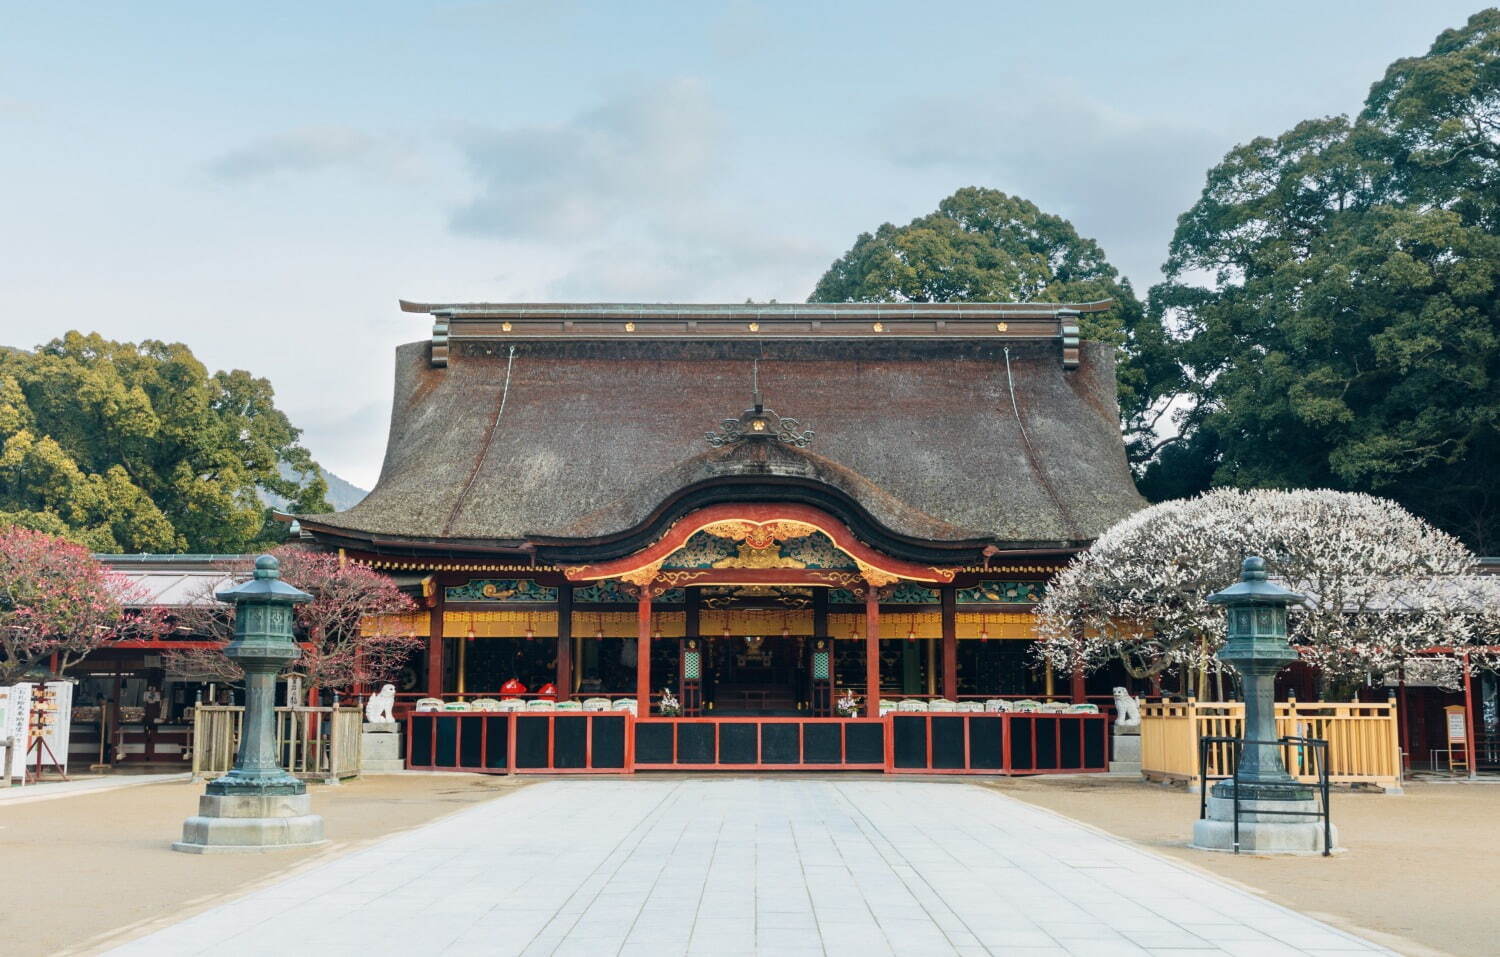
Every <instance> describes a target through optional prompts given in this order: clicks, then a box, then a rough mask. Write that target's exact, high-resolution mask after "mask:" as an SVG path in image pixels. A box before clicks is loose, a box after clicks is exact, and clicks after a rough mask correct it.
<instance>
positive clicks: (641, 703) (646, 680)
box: [635, 588, 651, 718]
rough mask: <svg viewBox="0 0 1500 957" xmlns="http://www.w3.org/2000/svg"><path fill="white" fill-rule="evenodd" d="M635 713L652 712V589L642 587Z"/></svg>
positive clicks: (638, 611)
mask: <svg viewBox="0 0 1500 957" xmlns="http://www.w3.org/2000/svg"><path fill="white" fill-rule="evenodd" d="M635 640H636V647H635V709H636V711H635V713H636V714H637V715H638V716H639V717H642V718H645V717H648V716H650V714H651V589H649V588H642V589H641V597H640V600H639V601H638V602H637V603H636V613H635Z"/></svg>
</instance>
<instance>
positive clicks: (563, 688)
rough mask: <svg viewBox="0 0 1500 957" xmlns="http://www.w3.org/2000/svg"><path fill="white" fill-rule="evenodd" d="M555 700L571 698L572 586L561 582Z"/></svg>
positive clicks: (558, 593) (558, 609)
mask: <svg viewBox="0 0 1500 957" xmlns="http://www.w3.org/2000/svg"><path fill="white" fill-rule="evenodd" d="M553 684H555V685H557V700H558V701H567V700H568V699H569V698H571V697H573V586H572V585H570V584H568V583H567V582H563V583H562V584H561V585H559V586H558V589H557V678H556V679H554V681H553Z"/></svg>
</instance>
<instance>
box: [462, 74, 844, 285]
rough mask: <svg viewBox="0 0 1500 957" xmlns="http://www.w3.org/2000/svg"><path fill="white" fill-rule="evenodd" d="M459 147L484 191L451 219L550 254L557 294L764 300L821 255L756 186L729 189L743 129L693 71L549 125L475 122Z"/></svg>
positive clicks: (476, 232) (801, 281)
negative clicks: (489, 126) (480, 127)
mask: <svg viewBox="0 0 1500 957" xmlns="http://www.w3.org/2000/svg"><path fill="white" fill-rule="evenodd" d="M461 148H462V150H463V152H464V155H465V157H466V158H467V161H468V164H469V167H470V170H471V171H472V173H473V175H474V177H475V180H476V182H477V185H478V193H477V195H475V196H474V197H473V199H472V200H470V201H469V202H468V203H467V204H465V205H463V206H461V207H460V208H459V209H457V210H456V211H455V212H454V213H453V216H452V219H451V226H452V229H453V231H454V232H455V233H458V234H460V235H466V236H474V237H482V238H488V239H495V240H500V241H504V242H506V243H508V244H511V245H512V246H514V247H519V246H525V247H528V248H529V249H530V250H531V251H532V252H533V253H535V252H538V251H541V252H543V253H548V252H550V253H551V254H552V257H553V258H554V260H555V261H556V262H557V263H558V269H557V271H556V272H555V273H554V274H553V275H552V276H551V277H550V278H549V279H548V280H547V281H546V283H545V294H546V295H547V296H548V298H555V299H563V300H567V299H668V298H675V299H687V300H694V299H696V300H703V299H705V298H714V297H727V298H730V299H731V300H732V299H736V298H738V299H743V298H745V297H747V296H754V297H756V298H764V297H765V296H767V295H775V294H776V293H775V292H769V293H768V292H767V290H768V289H769V290H780V289H785V288H789V287H791V283H792V282H794V281H795V283H796V286H795V287H794V288H799V289H800V288H801V287H802V286H803V285H806V276H805V275H804V274H805V273H806V271H807V264H808V262H809V261H811V262H814V263H817V262H819V260H820V259H821V257H822V251H821V250H819V249H816V248H814V247H811V246H809V245H808V244H807V243H806V242H804V241H802V240H800V239H799V238H798V237H796V236H794V235H791V234H789V233H788V231H787V228H786V227H785V226H784V224H782V223H779V222H777V220H776V218H775V216H774V215H772V214H770V213H769V212H768V211H767V209H766V208H765V204H763V203H758V202H757V197H756V196H755V195H754V194H753V193H750V194H744V193H741V194H739V195H736V196H734V198H733V199H732V200H731V199H729V192H730V191H729V189H728V188H727V187H726V185H725V184H726V182H727V181H729V180H731V179H732V178H733V177H734V174H735V171H736V168H737V159H738V157H737V151H736V149H735V141H734V136H733V134H732V132H731V131H730V130H729V125H728V124H727V123H726V122H725V121H724V118H723V116H722V114H721V112H720V110H719V109H718V107H717V106H716V104H715V103H714V102H713V100H712V98H711V97H710V96H709V93H708V91H707V89H706V88H705V87H704V85H703V84H702V83H701V82H699V81H697V80H694V79H686V78H679V79H676V80H673V81H671V82H668V83H665V84H662V85H659V86H654V87H651V88H649V89H646V90H642V91H632V92H628V93H625V94H622V95H620V96H617V97H615V98H613V99H610V100H608V101H606V102H604V103H603V104H601V105H599V106H598V107H595V108H593V109H589V110H586V111H584V112H581V113H579V114H577V115H575V116H573V117H571V118H569V119H567V120H565V121H562V122H559V123H556V124H552V125H546V126H520V127H514V128H510V129H502V130H492V131H485V132H479V133H471V134H469V135H468V136H466V137H464V138H463V139H462V142H461ZM809 255H811V256H812V258H811V260H809ZM789 277H795V279H792V278H789Z"/></svg>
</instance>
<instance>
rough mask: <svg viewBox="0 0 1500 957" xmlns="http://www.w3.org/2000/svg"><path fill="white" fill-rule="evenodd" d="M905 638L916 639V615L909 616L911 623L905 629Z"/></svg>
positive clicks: (908, 639)
mask: <svg viewBox="0 0 1500 957" xmlns="http://www.w3.org/2000/svg"><path fill="white" fill-rule="evenodd" d="M906 640H907V641H916V640H917V616H916V615H912V616H911V625H910V626H909V627H908V628H907V629H906Z"/></svg>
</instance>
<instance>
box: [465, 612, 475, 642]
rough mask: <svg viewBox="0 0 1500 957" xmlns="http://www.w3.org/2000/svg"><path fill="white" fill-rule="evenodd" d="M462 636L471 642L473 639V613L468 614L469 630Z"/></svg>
mask: <svg viewBox="0 0 1500 957" xmlns="http://www.w3.org/2000/svg"><path fill="white" fill-rule="evenodd" d="M464 637H465V638H467V639H468V640H469V641H471V642H472V641H473V640H474V637H475V636H474V616H473V615H470V616H469V630H468V631H467V632H465V633H464Z"/></svg>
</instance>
